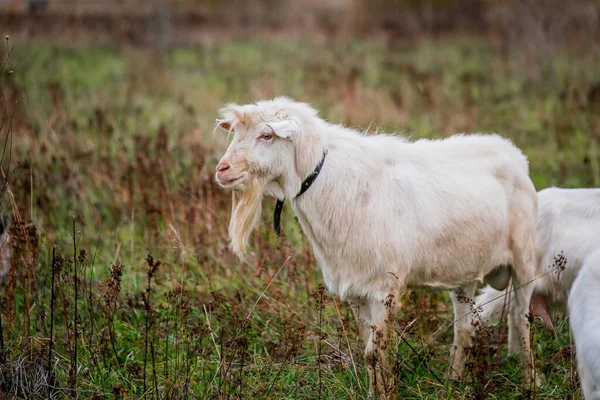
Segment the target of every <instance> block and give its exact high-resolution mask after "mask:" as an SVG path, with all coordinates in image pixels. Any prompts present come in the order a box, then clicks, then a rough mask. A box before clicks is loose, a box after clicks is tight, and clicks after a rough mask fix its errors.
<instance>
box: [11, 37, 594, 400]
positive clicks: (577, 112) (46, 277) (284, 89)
mask: <svg viewBox="0 0 600 400" xmlns="http://www.w3.org/2000/svg"><path fill="white" fill-rule="evenodd" d="M12 45H15V47H14V50H13V51H12V52H11V53H10V59H9V60H8V64H7V67H6V68H5V69H4V70H3V72H2V77H1V79H2V81H1V82H2V86H3V90H4V91H3V95H2V102H3V110H8V113H7V114H4V116H3V121H9V120H11V118H10V115H11V111H12V110H13V109H14V110H15V112H14V117H12V124H9V123H8V122H6V123H5V124H4V125H3V126H2V128H1V130H0V133H2V137H1V140H2V141H1V142H0V143H2V144H4V142H5V141H7V149H8V150H7V151H9V152H10V157H9V156H6V157H3V158H2V160H3V164H2V168H3V173H4V174H5V179H7V182H8V184H7V186H6V191H5V192H3V198H2V212H3V213H5V214H9V215H10V217H11V227H10V234H11V242H10V245H11V246H12V249H13V257H12V261H11V267H10V271H9V273H8V274H7V275H6V276H5V277H4V279H3V280H2V282H1V283H0V285H1V286H0V295H1V296H0V301H1V308H0V310H1V318H2V319H1V322H2V325H1V327H0V328H1V329H0V334H1V335H0V345H1V349H0V367H1V370H0V382H1V384H0V397H1V398H5V397H8V398H13V397H17V398H30V399H34V398H50V397H52V398H71V397H78V398H93V399H103V398H115V399H128V398H148V399H179V398H192V399H196V398H199V399H208V398H210V399H234V398H239V399H267V398H269V399H316V398H318V399H340V398H349V399H363V398H367V397H368V376H367V371H366V368H365V366H364V363H363V360H362V345H361V343H360V342H359V340H358V338H357V332H356V326H355V323H354V319H353V312H352V306H351V305H349V304H345V303H342V302H340V301H339V299H337V298H336V297H334V296H331V295H330V294H329V293H328V292H327V290H326V289H325V288H324V287H323V286H322V278H321V274H320V270H319V268H318V265H316V262H315V259H314V257H313V255H312V252H311V249H310V246H309V245H308V243H307V241H306V238H305V237H304V236H303V235H302V233H301V231H300V229H299V226H298V223H297V222H296V221H295V218H294V215H293V213H292V212H291V209H290V208H289V206H287V207H286V209H285V210H284V215H283V218H282V221H283V222H282V227H283V231H284V234H283V236H282V238H278V237H277V236H276V235H275V233H274V232H273V229H272V209H273V207H274V204H275V202H274V200H273V199H265V204H264V210H263V217H262V222H261V223H260V225H259V229H258V230H257V231H256V232H255V234H254V236H253V238H252V243H251V249H250V253H249V256H248V257H247V259H245V260H243V261H240V260H238V259H237V258H236V257H235V256H234V255H233V254H231V253H230V251H229V250H228V248H227V245H228V243H227V223H228V219H229V213H230V205H231V199H230V194H228V193H225V192H223V191H222V190H220V189H219V187H218V186H217V185H216V183H215V181H214V169H215V165H216V163H217V161H218V159H219V157H220V156H221V155H222V153H223V152H224V150H225V149H226V147H227V140H228V138H227V137H226V135H225V134H223V133H221V132H218V131H217V132H215V131H214V127H215V123H214V121H215V118H216V117H217V110H218V109H219V107H221V106H222V105H224V104H226V103H229V102H237V103H247V102H253V101H256V100H258V99H262V98H270V97H274V96H277V95H287V96H290V97H292V98H294V99H296V100H302V101H306V102H308V103H310V104H312V105H313V106H314V107H316V108H317V109H318V110H320V114H321V116H323V117H325V118H327V119H328V120H330V121H332V122H341V123H344V124H345V125H349V126H353V127H356V128H358V129H361V130H364V131H366V132H371V133H373V132H376V131H383V132H390V133H391V134H401V135H405V136H408V137H410V138H412V139H417V138H441V137H447V136H449V135H451V134H453V133H457V132H466V133H471V132H497V133H500V134H501V135H503V136H505V137H508V138H511V139H512V140H513V141H514V142H515V144H516V145H517V146H519V147H520V148H521V149H522V150H523V151H524V152H525V154H526V155H527V156H528V157H529V160H530V168H531V177H532V179H533V182H534V184H535V185H536V188H537V189H538V190H539V189H543V188H545V187H548V186H553V185H556V186H561V187H597V186H599V185H600V155H599V151H600V149H599V147H598V146H599V142H600V68H598V67H597V66H598V58H599V57H600V54H598V53H597V52H593V51H589V52H585V51H581V49H575V48H565V49H561V50H560V51H559V50H557V51H555V52H553V53H552V54H549V55H546V56H545V57H543V58H539V57H537V58H528V57H527V54H522V53H520V52H519V49H508V50H507V49H503V48H501V47H500V46H495V45H494V44H491V43H490V42H488V41H483V40H481V41H480V40H477V39H476V38H473V37H471V38H464V37H460V36H455V37H447V38H441V39H436V40H434V39H419V40H415V41H411V42H407V43H403V44H397V45H394V46H385V45H383V44H381V43H380V42H377V41H370V40H367V39H365V40H362V41H352V42H343V41H339V42H337V41H335V42H328V41H326V42H322V43H320V42H316V41H309V40H286V41H277V40H268V39H260V38H255V39H248V40H239V39H238V40H226V41H221V42H219V41H216V42H213V43H207V44H204V45H201V46H195V47H185V46H180V47H174V48H171V49H169V50H167V51H164V52H156V51H152V50H149V49H139V48H131V47H127V46H122V47H119V48H117V47H110V46H104V47H103V46H84V45H79V46H57V45H49V44H47V43H41V42H40V43H35V42H31V43H10V45H9V46H12ZM0 55H2V58H1V59H2V60H4V59H6V58H7V56H8V47H7V48H6V49H4V50H2V53H0ZM4 107H7V108H4ZM347 200H349V201H351V200H352V199H347ZM567 262H568V260H567ZM402 304H403V307H402V310H401V312H399V313H398V315H397V322H396V324H395V330H396V332H397V333H398V335H397V338H396V340H395V343H394V346H392V347H393V349H392V351H393V355H392V356H393V360H394V371H395V374H396V376H397V382H398V385H397V392H398V396H399V398H403V399H520V398H536V399H578V398H581V395H580V392H579V387H578V378H577V372H576V368H575V363H574V362H575V356H574V348H573V345H572V339H571V336H570V334H569V329H568V321H567V320H566V319H565V318H563V317H562V316H559V318H558V319H557V321H556V324H555V329H554V330H553V331H551V330H548V329H545V328H542V327H541V326H539V323H537V322H534V323H532V333H531V334H532V343H533V346H534V351H535V359H536V366H537V368H538V370H539V371H541V372H542V373H543V374H544V376H545V384H544V385H543V386H541V387H540V388H538V389H536V390H534V391H526V390H525V389H524V388H523V387H522V386H521V383H520V380H519V368H518V362H515V361H514V360H512V359H509V358H508V357H507V355H506V321H502V322H500V323H499V324H498V325H497V326H494V327H493V328H490V329H487V330H484V331H483V332H482V333H481V334H480V335H479V338H478V341H477V345H476V346H475V347H474V348H473V349H472V354H471V359H470V360H471V361H470V362H469V367H468V369H469V371H470V373H469V376H468V379H467V380H466V382H462V383H453V382H448V381H447V379H446V372H447V369H448V358H449V346H450V344H451V340H452V339H451V338H452V325H451V323H452V307H451V304H450V302H449V298H448V295H447V293H445V292H436V291H430V290H413V291H410V292H409V293H408V294H407V295H406V296H405V297H404V298H403V299H402ZM3 396H4V397H3Z"/></svg>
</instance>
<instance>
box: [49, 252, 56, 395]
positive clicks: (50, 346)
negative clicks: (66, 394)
mask: <svg viewBox="0 0 600 400" xmlns="http://www.w3.org/2000/svg"><path fill="white" fill-rule="evenodd" d="M55 260H56V246H52V261H51V263H50V273H51V276H52V278H51V279H52V282H51V289H50V290H51V292H50V343H49V349H48V378H49V379H48V381H49V383H50V377H51V376H52V346H53V344H54V278H55V273H56V267H55V265H54V263H55ZM50 398H52V392H51V390H48V399H50Z"/></svg>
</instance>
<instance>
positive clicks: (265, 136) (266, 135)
mask: <svg viewBox="0 0 600 400" xmlns="http://www.w3.org/2000/svg"><path fill="white" fill-rule="evenodd" d="M260 138H261V139H262V140H271V139H272V138H273V134H272V133H263V134H262V135H261V136H260Z"/></svg>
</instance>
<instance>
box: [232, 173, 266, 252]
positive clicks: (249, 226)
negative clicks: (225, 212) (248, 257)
mask: <svg viewBox="0 0 600 400" xmlns="http://www.w3.org/2000/svg"><path fill="white" fill-rule="evenodd" d="M264 188H265V184H264V183H263V182H261V181H260V180H259V179H256V178H251V179H249V180H248V182H247V183H246V184H245V185H244V188H243V189H241V190H234V191H233V196H232V200H233V201H232V210H231V220H230V221H229V240H230V247H231V250H232V251H233V252H234V253H235V254H236V255H237V256H238V257H240V258H243V256H244V253H245V251H246V247H247V246H248V239H249V238H250V234H251V233H252V231H253V230H254V228H255V227H256V224H257V223H258V220H259V219H260V213H261V210H262V198H263V192H264Z"/></svg>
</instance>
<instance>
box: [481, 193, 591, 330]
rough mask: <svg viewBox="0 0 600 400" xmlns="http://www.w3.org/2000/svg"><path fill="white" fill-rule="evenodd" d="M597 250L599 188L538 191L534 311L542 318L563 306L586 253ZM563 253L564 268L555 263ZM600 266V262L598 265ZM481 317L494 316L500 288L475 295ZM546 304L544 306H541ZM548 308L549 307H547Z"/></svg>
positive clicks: (498, 312) (501, 304)
mask: <svg viewBox="0 0 600 400" xmlns="http://www.w3.org/2000/svg"><path fill="white" fill-rule="evenodd" d="M598 250H600V189H559V188H548V189H544V190H541V191H540V192H539V193H538V226H537V235H536V260H537V263H538V269H539V271H540V273H541V277H539V278H537V279H536V280H535V281H534V282H533V283H532V285H533V296H534V297H536V298H539V301H537V302H536V304H535V305H534V306H535V307H540V308H542V309H539V310H538V309H534V312H535V313H536V314H538V315H540V316H542V317H543V318H544V319H546V318H547V321H549V316H548V315H547V314H546V313H547V312H548V311H549V312H550V314H554V313H555V312H557V311H562V310H564V309H565V308H566V303H567V297H568V294H569V290H570V288H571V285H572V284H573V281H574V280H575V277H576V276H577V274H578V273H579V270H580V269H581V267H582V265H583V264H584V262H585V260H586V259H587V258H588V257H589V255H590V254H591V253H593V252H596V251H598ZM561 252H562V253H563V255H564V257H565V258H566V265H565V269H564V270H561V269H560V268H557V266H556V265H555V261H554V259H555V257H557V256H558V255H559V254H560V253H561ZM597 268H599V269H600V265H598V266H597ZM476 304H477V305H478V306H481V309H482V310H483V311H482V312H481V317H482V320H483V321H484V322H486V323H488V322H490V320H493V319H497V318H498V317H499V316H500V315H501V313H502V309H503V308H504V306H505V304H506V301H505V298H504V296H503V292H499V291H497V290H495V289H493V288H492V287H489V286H488V287H485V288H483V289H482V293H481V294H480V295H479V296H477V299H476ZM544 308H546V309H544ZM547 308H549V310H548V309H547Z"/></svg>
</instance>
